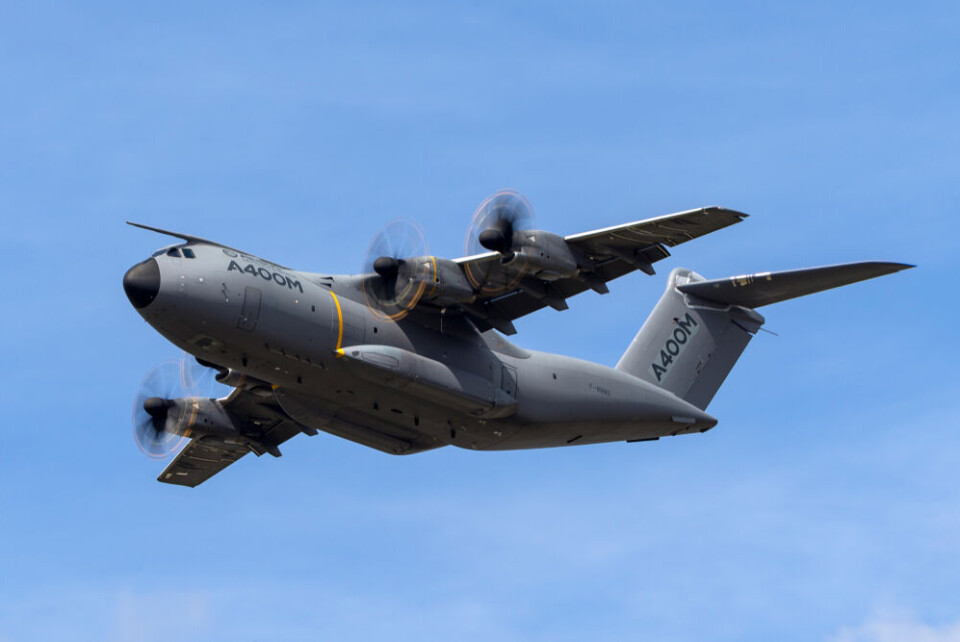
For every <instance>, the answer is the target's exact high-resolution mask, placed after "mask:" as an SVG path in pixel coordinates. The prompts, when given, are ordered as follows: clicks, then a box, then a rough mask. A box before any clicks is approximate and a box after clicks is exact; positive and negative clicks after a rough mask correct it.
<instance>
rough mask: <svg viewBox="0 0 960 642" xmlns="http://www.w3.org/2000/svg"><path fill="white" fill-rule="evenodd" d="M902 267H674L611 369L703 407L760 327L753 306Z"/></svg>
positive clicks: (886, 264)
mask: <svg viewBox="0 0 960 642" xmlns="http://www.w3.org/2000/svg"><path fill="white" fill-rule="evenodd" d="M910 267H913V266H912V265H905V264H902V263H876V262H874V263H850V264H847V265H834V266H828V267H818V268H809V269H804V270H790V271H788V272H764V273H760V274H751V275H747V276H736V277H731V278H728V279H715V280H707V279H704V278H703V277H702V276H700V275H699V274H697V273H696V272H693V271H692V270H687V269H685V268H677V269H675V270H673V271H672V272H671V273H670V277H669V279H668V282H667V290H666V292H664V294H663V296H662V297H661V298H660V302H659V303H657V306H656V307H655V308H654V309H653V312H652V313H651V314H650V317H649V318H648V319H647V321H646V322H645V323H644V324H643V327H642V328H640V332H638V333H637V336H636V337H635V338H634V340H633V342H632V343H631V344H630V347H629V348H627V351H626V352H625V353H624V354H623V357H622V358H621V359H620V363H618V364H617V370H622V371H624V372H626V373H629V374H631V375H633V376H635V377H639V378H640V379H643V380H645V381H649V382H650V383H652V384H654V385H657V386H659V387H661V388H664V389H665V390H668V391H670V392H672V393H673V394H675V395H676V396H678V397H680V398H681V399H683V400H685V401H688V402H690V403H692V404H693V405H695V406H697V407H698V408H701V409H706V407H707V405H708V404H709V403H710V400H711V399H713V396H714V395H715V394H716V393H717V390H718V389H719V388H720V385H721V384H722V383H723V381H724V379H726V378H727V375H728V374H729V373H730V370H731V369H732V368H733V366H734V364H735V363H736V362H737V359H739V358H740V355H741V354H742V353H743V350H744V349H745V348H746V347H747V344H748V343H750V339H752V338H753V335H754V334H756V333H757V331H758V330H759V329H760V326H762V325H763V323H764V318H763V317H762V316H761V315H760V314H759V313H757V311H756V310H754V308H758V307H761V306H764V305H769V304H771V303H777V302H779V301H785V300H787V299H792V298H795V297H798V296H804V295H806V294H813V293H814V292H820V291H823V290H829V289H830V288H835V287H839V286H841V285H848V284H850V283H856V282H857V281H863V280H866V279H872V278H874V277H877V276H882V275H884V274H890V273H892V272H898V271H900V270H903V269H906V268H910Z"/></svg>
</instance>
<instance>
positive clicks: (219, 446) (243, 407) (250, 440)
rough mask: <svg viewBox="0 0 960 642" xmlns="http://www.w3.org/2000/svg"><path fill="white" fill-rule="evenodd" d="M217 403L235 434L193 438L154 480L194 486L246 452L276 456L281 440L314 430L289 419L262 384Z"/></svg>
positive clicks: (236, 390) (270, 392) (234, 393)
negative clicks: (230, 420) (234, 428)
mask: <svg viewBox="0 0 960 642" xmlns="http://www.w3.org/2000/svg"><path fill="white" fill-rule="evenodd" d="M216 403H219V404H221V405H222V406H223V409H224V410H226V411H227V413H228V415H229V416H230V418H231V419H232V421H233V424H234V426H235V427H236V430H237V435H236V436H231V437H224V436H219V435H212V434H207V435H199V436H196V437H193V438H192V439H191V440H190V442H189V443H188V444H187V446H186V447H185V448H184V449H183V450H181V451H180V453H179V454H178V455H177V456H176V458H174V460H173V461H172V462H170V464H169V465H168V466H167V467H166V468H165V469H164V471H163V472H162V473H160V476H159V477H158V478H157V481H160V482H164V483H166V484H177V485H180V486H190V487H194V486H197V485H199V484H202V483H203V482H205V481H206V480H208V479H210V478H211V477H213V476H214V475H216V474H217V473H219V472H220V471H221V470H223V469H224V468H226V467H227V466H229V465H230V464H232V463H234V462H235V461H237V460H238V459H240V458H241V457H243V456H244V455H246V454H247V453H249V452H252V453H254V454H256V455H258V456H259V455H262V454H264V453H270V454H272V455H274V456H275V457H279V456H280V449H279V446H280V444H282V443H283V442H285V441H287V440H288V439H290V438H291V437H293V436H295V435H296V434H297V433H300V432H308V433H310V434H315V433H316V431H312V430H310V429H308V428H305V427H304V426H302V425H300V424H298V423H297V422H295V421H294V420H293V419H291V418H290V417H289V415H287V414H286V413H285V412H284V411H283V409H281V408H280V406H279V405H278V404H277V402H276V400H275V398H274V396H273V394H272V391H271V390H270V388H269V387H266V386H264V385H262V384H252V385H250V384H248V385H247V386H245V387H243V388H237V389H235V390H234V391H233V392H232V393H231V394H230V396H229V397H227V398H226V399H223V400H221V401H218V402H216Z"/></svg>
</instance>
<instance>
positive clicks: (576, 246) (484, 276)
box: [456, 207, 747, 334]
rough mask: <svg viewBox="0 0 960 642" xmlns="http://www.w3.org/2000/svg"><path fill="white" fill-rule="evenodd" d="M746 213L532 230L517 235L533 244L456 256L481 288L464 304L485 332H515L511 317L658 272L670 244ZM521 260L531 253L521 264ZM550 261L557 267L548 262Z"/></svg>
mask: <svg viewBox="0 0 960 642" xmlns="http://www.w3.org/2000/svg"><path fill="white" fill-rule="evenodd" d="M746 217H747V215H746V214H743V213H741V212H737V211H734V210H729V209H725V208H722V207H704V208H700V209H695V210H689V211H686V212H679V213H676V214H668V215H666V216H660V217H656V218H651V219H646V220H642V221H636V222H634V223H627V224H625V225H618V226H614V227H607V228H603V229H599V230H593V231H590V232H584V233H581V234H573V235H571V236H566V237H559V236H555V235H552V234H549V233H546V232H529V233H526V234H525V236H523V237H522V238H520V240H521V242H526V241H529V243H530V244H531V245H530V248H523V247H522V248H520V249H519V250H516V251H512V252H510V253H509V254H508V255H507V254H504V253H501V252H486V253H484V254H478V255H475V256H470V257H465V258H462V259H458V260H457V261H456V263H457V264H459V266H460V267H461V269H462V270H463V272H464V273H465V274H466V276H467V278H468V279H469V281H470V282H471V283H472V284H473V286H474V289H475V290H476V291H477V292H478V295H477V297H476V300H475V301H473V302H471V303H468V304H463V305H461V306H459V307H460V309H461V310H463V311H464V312H465V313H466V314H467V315H468V316H470V317H471V318H472V319H473V320H474V322H475V323H476V325H477V326H478V328H479V329H480V330H487V329H489V328H495V329H497V330H499V331H501V332H503V333H505V334H514V333H515V332H516V329H515V328H514V327H513V323H512V321H513V320H514V319H518V318H520V317H522V316H525V315H527V314H530V313H531V312H534V311H536V310H539V309H541V308H544V307H548V306H549V307H552V308H554V309H556V310H564V309H566V308H567V302H566V300H567V299H568V298H570V297H572V296H575V295H577V294H579V293H581V292H584V291H586V290H594V291H595V292H598V293H600V294H605V293H606V292H607V291H608V289H607V286H606V284H607V283H608V282H609V281H612V280H613V279H616V278H618V277H620V276H623V275H624V274H628V273H630V272H633V271H634V270H640V271H642V272H645V273H647V274H653V273H654V269H653V264H654V263H656V262H657V261H660V260H662V259H664V258H667V257H668V256H670V252H669V250H668V249H667V248H668V247H675V246H677V245H680V244H681V243H685V242H686V241H689V240H692V239H695V238H697V237H700V236H703V235H705V234H709V233H711V232H715V231H717V230H720V229H723V228H724V227H727V226H729V225H733V224H734V223H739V222H740V221H742V220H743V219H745V218H746ZM531 248H532V249H531ZM528 249H531V251H530V252H527V250H528ZM518 257H519V258H521V259H522V258H524V257H528V258H527V261H526V262H524V261H523V260H518ZM529 257H533V258H532V259H531V258H529ZM544 257H545V258H544ZM561 257H562V259H565V260H562V259H561ZM551 258H552V260H553V261H554V263H555V264H556V265H557V266H558V267H556V268H552V267H551V265H550V263H549V260H550V259H551ZM538 261H539V262H538ZM531 266H533V267H531Z"/></svg>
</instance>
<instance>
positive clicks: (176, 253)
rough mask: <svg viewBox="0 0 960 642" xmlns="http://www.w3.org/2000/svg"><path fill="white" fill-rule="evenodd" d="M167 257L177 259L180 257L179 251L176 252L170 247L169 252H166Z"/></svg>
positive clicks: (175, 249)
mask: <svg viewBox="0 0 960 642" xmlns="http://www.w3.org/2000/svg"><path fill="white" fill-rule="evenodd" d="M167 256H176V257H178V258H179V257H180V250H178V249H177V248H175V247H171V248H170V249H169V250H167Z"/></svg>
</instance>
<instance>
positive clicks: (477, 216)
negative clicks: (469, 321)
mask: <svg viewBox="0 0 960 642" xmlns="http://www.w3.org/2000/svg"><path fill="white" fill-rule="evenodd" d="M533 225H534V216H533V207H531V206H530V202H529V201H528V200H527V199H526V198H525V197H524V196H523V195H522V194H520V192H517V191H516V190H512V189H502V190H499V191H497V192H495V193H494V194H492V195H491V196H489V197H487V199H486V200H484V201H483V202H482V203H480V206H479V207H478V208H477V210H476V212H474V213H473V219H472V220H471V221H470V226H469V227H468V228H467V236H466V240H465V241H464V247H463V250H464V254H466V255H467V256H473V255H474V254H480V253H482V252H484V251H485V250H489V251H491V252H499V253H500V254H502V255H503V260H508V259H509V258H510V257H511V256H512V253H513V251H514V240H515V238H516V232H521V231H523V230H530V229H533ZM488 272H489V270H488V269H485V268H484V267H482V266H470V265H468V266H467V269H466V273H467V278H469V279H470V282H471V284H472V285H473V286H474V287H475V288H480V289H482V290H483V291H484V292H488V293H494V292H498V291H502V290H507V289H510V288H512V287H513V286H514V285H516V284H517V283H518V282H519V281H520V279H522V278H523V272H522V271H517V273H516V274H513V275H511V276H510V278H509V279H508V280H506V281H504V282H503V283H491V282H490V281H489V279H488V278H487V277H488V274H487V273H488Z"/></svg>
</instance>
